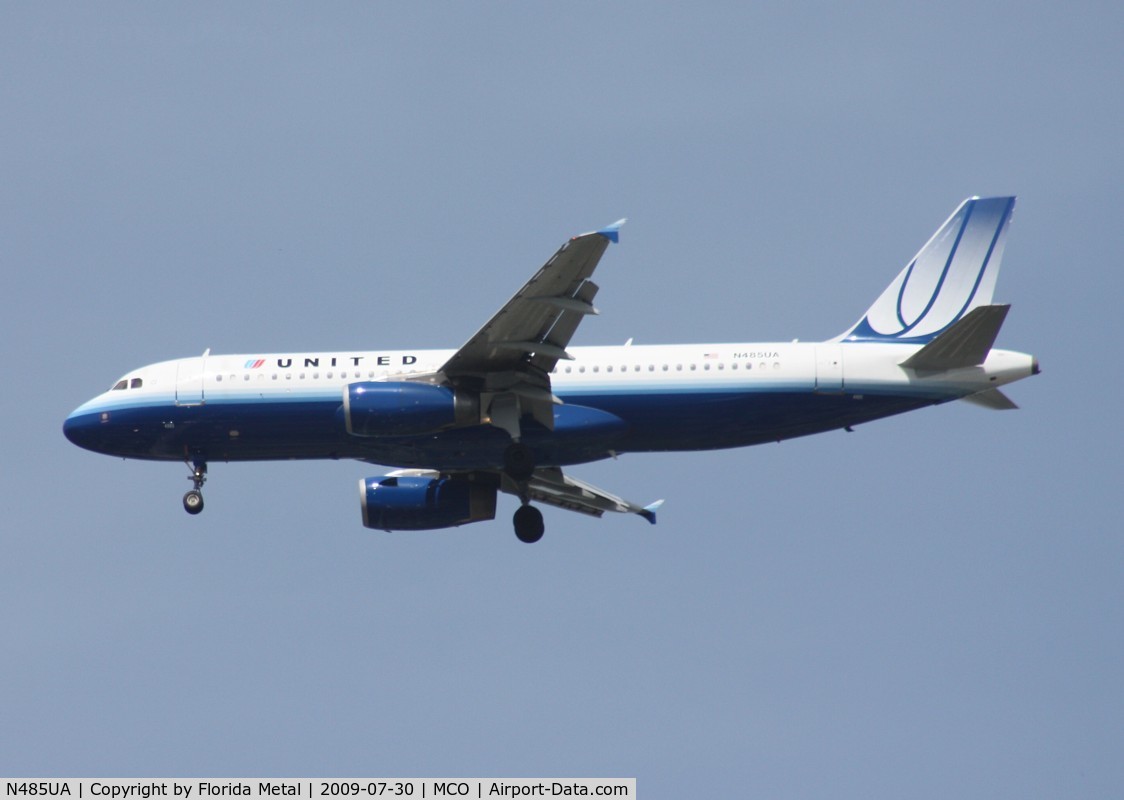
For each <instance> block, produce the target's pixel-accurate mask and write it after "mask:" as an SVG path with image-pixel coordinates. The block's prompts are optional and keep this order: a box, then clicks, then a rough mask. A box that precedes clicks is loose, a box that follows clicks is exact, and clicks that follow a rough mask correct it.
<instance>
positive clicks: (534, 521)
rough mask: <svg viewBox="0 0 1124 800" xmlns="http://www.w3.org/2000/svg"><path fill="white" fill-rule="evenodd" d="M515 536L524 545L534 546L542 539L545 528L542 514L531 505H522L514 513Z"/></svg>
mask: <svg viewBox="0 0 1124 800" xmlns="http://www.w3.org/2000/svg"><path fill="white" fill-rule="evenodd" d="M514 522H515V535H516V537H518V539H519V541H521V542H523V543H525V544H534V543H535V542H537V541H538V540H539V539H541V538H542V535H543V531H545V530H546V526H545V525H544V524H543V521H542V512H541V511H539V510H538V509H537V508H535V507H534V506H532V505H529V504H528V505H522V506H520V507H519V510H518V511H516V512H515V518H514Z"/></svg>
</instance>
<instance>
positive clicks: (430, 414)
mask: <svg viewBox="0 0 1124 800" xmlns="http://www.w3.org/2000/svg"><path fill="white" fill-rule="evenodd" d="M343 419H344V424H345V425H346V426H347V432H348V433H350V434H352V435H353V436H411V435H414V434H422V433H433V432H435V431H439V430H442V429H444V428H449V427H452V426H454V425H472V424H476V423H478V422H479V421H480V401H479V399H478V398H476V397H474V396H470V395H466V394H464V393H462V392H456V391H454V390H452V389H450V388H448V387H446V386H434V385H432V384H429V383H412V382H410V381H395V382H387V381H370V382H364V383H349V384H348V385H347V386H345V387H344V389H343Z"/></svg>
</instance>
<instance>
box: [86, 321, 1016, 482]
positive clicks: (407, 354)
mask: <svg viewBox="0 0 1124 800" xmlns="http://www.w3.org/2000/svg"><path fill="white" fill-rule="evenodd" d="M917 349H920V348H919V347H915V348H910V347H905V348H903V346H901V345H887V344H879V343H869V342H865V343H846V342H843V343H800V342H785V343H776V342H770V343H734V344H730V343H725V344H705V345H664V346H639V345H637V346H616V347H575V348H571V353H572V355H573V356H574V360H573V361H563V362H559V363H558V365H557V366H556V367H555V369H554V371H553V372H552V373H551V375H550V380H551V385H552V387H553V391H554V394H555V396H556V397H557V399H558V400H559V401H561V402H560V403H557V404H556V405H555V406H554V416H555V426H554V428H555V429H554V430H553V431H551V430H548V429H547V428H546V427H543V426H542V425H537V424H535V423H533V422H530V423H528V424H526V425H525V427H524V431H523V440H524V442H525V443H526V444H527V445H528V446H530V447H531V448H533V449H534V450H535V453H536V461H537V463H539V464H550V465H557V466H566V465H571V464H578V463H583V462H586V461H591V460H597V459H600V458H606V457H609V456H611V455H614V454H621V453H628V452H652V451H677V450H708V449H718V448H726V447H742V446H746V445H752V444H760V443H763V442H776V441H781V440H784V439H790V438H793V437H797V436H804V435H808V434H812V433H818V432H821V431H827V430H832V429H838V428H846V427H849V426H853V425H857V424H860V423H863V422H868V421H870V420H874V419H879V418H882V417H887V416H891V415H893V414H898V413H902V412H904V411H910V410H913V409H916V408H920V407H922V406H926V405H933V404H937V403H942V402H947V401H949V400H955V399H958V398H960V397H964V396H967V395H971V394H974V393H977V392H980V391H984V390H987V389H991V388H996V387H999V386H1002V385H1004V384H1006V383H1009V382H1011V381H1014V380H1018V379H1020V378H1023V377H1026V376H1028V375H1030V374H1033V372H1034V371H1035V369H1036V365H1035V363H1034V359H1033V358H1032V357H1031V356H1029V355H1025V354H1022V353H1015V352H1012V351H1006V350H998V349H995V350H992V351H991V353H990V354H989V355H988V358H987V360H986V361H985V362H984V363H983V364H982V365H980V366H974V367H969V368H965V369H959V370H953V371H944V372H941V373H939V374H935V375H926V374H925V373H924V372H916V371H914V370H911V369H908V368H905V367H902V366H900V362H901V361H902V360H903V356H906V355H909V354H910V353H911V352H913V351H915V350H917ZM452 352H453V351H451V350H416V351H415V350H412V351H377V352H358V351H339V352H333V353H292V354H270V355H257V354H248V355H220V356H212V355H208V356H205V357H195V358H186V359H179V360H175V361H166V362H162V363H158V364H153V365H150V366H147V367H143V368H141V369H138V370H134V371H133V372H130V373H129V374H128V375H126V376H125V377H124V378H122V379H121V380H120V381H118V382H117V383H116V384H115V388H113V389H111V390H109V391H107V392H105V393H103V394H101V395H99V396H97V397H95V398H93V399H92V400H90V401H89V402H87V403H85V404H84V405H82V406H81V407H79V408H78V409H76V410H75V411H74V413H73V414H71V415H70V417H69V418H68V420H67V422H66V425H65V430H66V434H67V436H68V437H69V438H70V439H71V440H72V441H73V442H75V443H76V444H79V445H80V446H82V447H85V448H87V449H89V450H93V451H96V452H100V453H106V454H111V455H118V456H124V457H129V458H140V459H152V460H176V461H183V460H202V461H257V460H270V459H318V458H331V459H336V458H344V459H358V460H363V461H369V462H372V463H378V464H385V465H390V466H397V467H417V468H436V469H478V468H486V469H494V468H498V467H500V466H501V465H502V463H503V454H504V450H505V448H506V447H507V446H508V445H509V444H510V437H509V436H508V435H507V434H505V433H504V432H503V431H502V430H500V429H499V428H497V427H494V426H491V425H487V424H484V425H480V424H474V425H471V426H459V427H458V426H456V425H452V424H450V425H448V426H445V427H444V428H443V429H441V430H435V431H426V432H424V433H421V434H418V433H413V434H407V435H394V434H391V435H373V436H372V435H354V434H352V433H349V432H348V430H347V427H346V425H345V422H344V419H343V395H344V393H345V391H346V387H347V386H348V385H350V384H356V383H360V382H379V381H385V380H387V379H397V380H405V379H408V378H409V377H410V376H411V375H414V374H424V373H430V372H433V371H434V370H436V369H437V368H439V367H440V366H441V365H442V364H443V363H445V362H446V361H447V360H448V358H449V357H450V355H451V354H452ZM597 412H601V413H597ZM483 421H484V422H487V420H486V419H485V420H483Z"/></svg>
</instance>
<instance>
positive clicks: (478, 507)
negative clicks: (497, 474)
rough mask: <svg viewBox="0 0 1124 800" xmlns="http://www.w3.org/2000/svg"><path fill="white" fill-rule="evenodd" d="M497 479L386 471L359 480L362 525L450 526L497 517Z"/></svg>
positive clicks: (384, 527)
mask: <svg viewBox="0 0 1124 800" xmlns="http://www.w3.org/2000/svg"><path fill="white" fill-rule="evenodd" d="M497 488H498V487H497V486H496V484H495V483H490V482H488V481H473V480H469V479H468V478H467V477H456V478H436V477H428V476H425V475H386V476H381V477H375V478H365V479H364V480H361V481H359V496H360V500H361V502H362V504H363V526H364V527H367V528H374V529H376V530H383V531H424V530H433V529H435V528H451V527H454V526H456V525H464V524H467V523H469V522H481V521H483V520H489V519H495V518H496V492H497Z"/></svg>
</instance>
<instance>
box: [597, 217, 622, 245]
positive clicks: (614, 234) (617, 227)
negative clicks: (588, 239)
mask: <svg viewBox="0 0 1124 800" xmlns="http://www.w3.org/2000/svg"><path fill="white" fill-rule="evenodd" d="M626 222H628V218H627V217H625V218H624V219H618V220H617V221H616V222H614V223H613V224H612V225H606V226H605V227H604V228H602V229H601V230H599V231H597V233H599V234H601V235H602V236H604V237H605V238H606V239H608V240H609V241H610V242H613V243H614V244H616V243H617V242H619V241H620V240H621V226H622V225H624V224H625V223H626Z"/></svg>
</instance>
